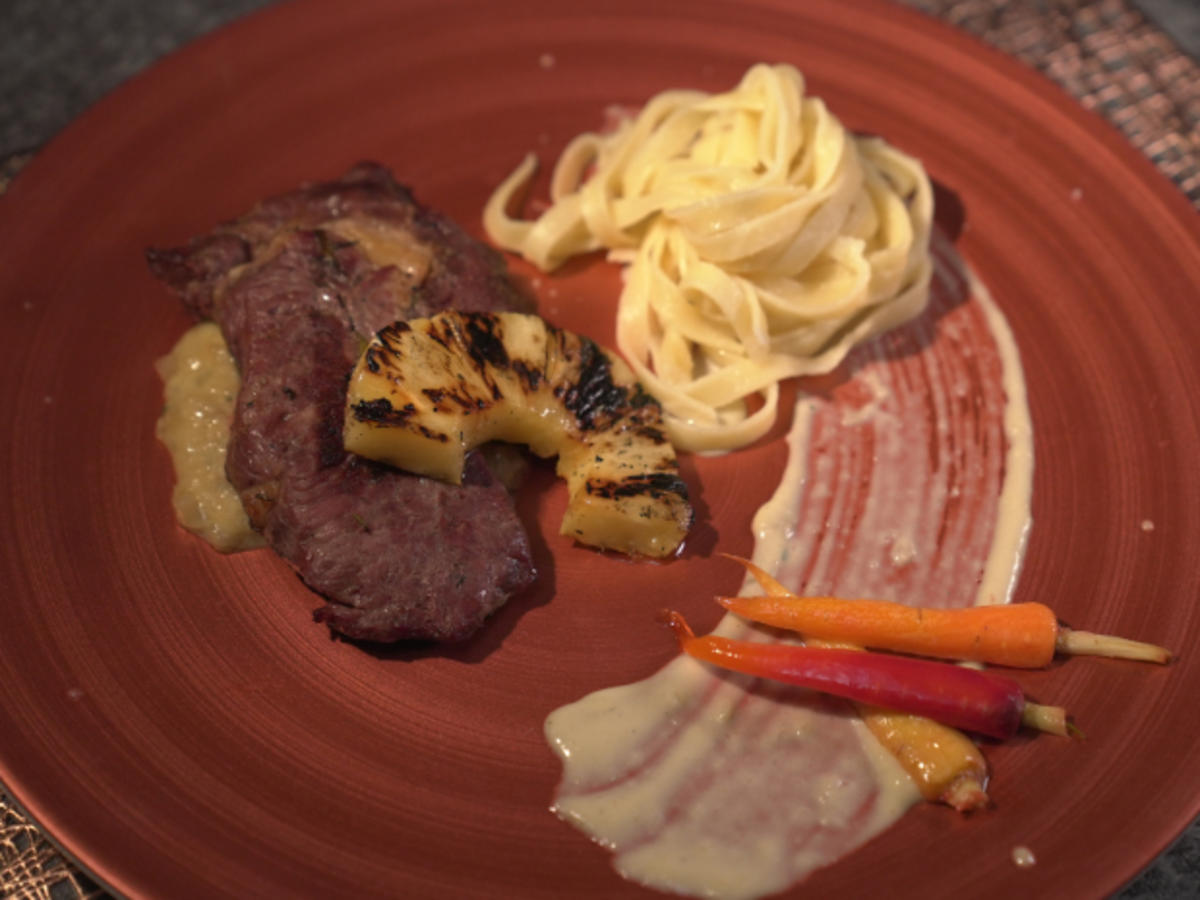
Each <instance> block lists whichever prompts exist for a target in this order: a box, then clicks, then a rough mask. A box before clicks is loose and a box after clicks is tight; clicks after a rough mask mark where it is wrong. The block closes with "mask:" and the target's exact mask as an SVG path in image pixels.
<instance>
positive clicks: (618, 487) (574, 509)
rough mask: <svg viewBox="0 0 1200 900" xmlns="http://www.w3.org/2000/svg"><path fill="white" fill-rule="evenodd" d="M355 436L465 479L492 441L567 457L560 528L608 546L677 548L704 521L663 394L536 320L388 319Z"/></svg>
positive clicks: (361, 378)
mask: <svg viewBox="0 0 1200 900" xmlns="http://www.w3.org/2000/svg"><path fill="white" fill-rule="evenodd" d="M343 441H344V444H345V447H346V449H347V450H348V451H349V452H351V453H355V454H357V455H359V456H363V457H367V458H369V459H373V460H376V461H379V462H383V463H387V464H389V465H393V466H396V467H397V468H401V469H405V470H407V471H410V472H413V473H415V474H418V475H424V476H427V477H430V478H437V479H440V480H443V481H447V482H451V483H455V484H457V483H460V482H461V480H462V472H463V464H464V460H465V457H466V454H467V453H468V452H469V451H470V450H472V449H473V448H475V447H477V446H479V445H481V444H484V443H487V442H488V441H506V442H509V443H515V444H524V445H526V446H528V447H529V448H530V450H531V451H532V452H533V453H535V454H537V455H538V456H541V457H545V458H549V457H552V456H557V457H558V461H557V466H556V470H557V473H558V475H559V476H560V477H562V478H563V479H565V480H566V482H567V496H568V499H567V510H566V514H565V515H564V517H563V522H562V527H561V529H560V533H561V534H563V535H566V536H569V537H572V538H574V539H575V540H577V541H578V542H580V543H582V544H585V545H588V546H592V547H597V548H601V549H606V550H614V551H618V552H621V553H626V554H629V555H634V556H649V557H657V558H664V557H668V556H672V555H674V554H675V553H676V552H678V550H679V548H680V547H681V545H682V543H683V540H684V538H685V537H686V535H687V532H688V530H689V529H690V528H691V525H692V522H693V518H694V514H693V511H692V507H691V504H690V502H689V500H688V489H687V485H686V483H685V482H684V481H683V479H682V478H681V477H680V474H679V464H678V460H677V459H676V455H675V449H674V447H672V445H671V443H670V441H669V440H668V439H667V437H666V433H665V430H664V429H663V427H662V408H661V407H660V405H659V403H658V401H657V400H655V399H654V398H653V397H652V396H650V395H649V394H648V393H646V392H645V391H644V390H643V389H642V387H641V385H640V384H639V383H638V382H637V380H636V378H635V377H634V375H633V372H632V371H631V370H630V369H629V367H628V366H627V365H626V364H625V362H624V361H623V360H621V359H620V358H619V357H618V356H616V355H615V354H613V353H611V352H609V351H607V350H605V349H604V348H602V347H600V346H599V345H598V344H596V343H595V342H594V341H592V340H590V339H589V338H586V337H583V336H581V335H578V334H575V333H573V332H570V331H565V330H563V329H559V328H555V327H554V326H552V325H550V324H549V323H547V322H546V321H545V320H544V319H542V318H540V317H539V316H536V315H529V314H524V313H466V312H457V311H449V312H443V313H439V314H437V315H435V316H432V317H430V318H424V319H412V320H409V321H406V322H404V321H402V322H395V323H393V324H392V325H389V326H388V327H386V328H384V329H383V330H382V331H380V332H379V333H378V334H376V335H375V337H374V338H373V339H372V340H371V341H370V343H369V344H368V345H367V347H366V348H365V349H364V350H363V352H362V354H361V355H360V356H359V359H358V362H357V363H356V364H355V367H354V370H353V372H352V373H351V376H350V381H349V385H348V389H347V394H346V415H345V425H344V431H343Z"/></svg>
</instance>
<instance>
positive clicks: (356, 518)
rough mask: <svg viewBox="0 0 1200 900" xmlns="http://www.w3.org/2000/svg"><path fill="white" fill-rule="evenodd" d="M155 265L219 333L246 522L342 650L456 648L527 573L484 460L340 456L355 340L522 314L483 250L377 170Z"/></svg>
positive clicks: (156, 258) (354, 172) (233, 462)
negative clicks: (418, 470) (463, 313)
mask: <svg viewBox="0 0 1200 900" xmlns="http://www.w3.org/2000/svg"><path fill="white" fill-rule="evenodd" d="M147 258H148V261H149V264H150V268H151V270H152V271H153V272H154V274H155V275H157V276H158V277H159V278H161V279H162V280H164V281H165V282H166V283H167V284H168V285H169V286H170V287H171V288H173V289H174V290H175V292H176V293H178V294H179V296H180V297H181V298H182V299H183V302H184V304H185V305H186V306H187V307H188V308H189V309H190V310H191V311H192V312H193V313H195V314H196V315H197V316H200V317H209V318H212V319H214V320H215V321H216V322H217V323H218V324H219V325H220V327H221V330H222V332H223V333H224V335H225V339H226V341H227V342H228V344H229V347H230V351H231V353H232V354H233V357H234V359H235V360H236V361H237V364H238V368H239V371H240V373H241V377H242V387H241V392H240V394H239V395H238V402H237V409H236V412H235V417H234V423H233V429H232V434H231V438H230V445H229V455H228V461H227V474H228V475H229V479H230V481H231V482H232V483H233V485H234V487H235V488H236V489H237V490H238V491H239V492H240V493H241V496H242V502H243V505H244V506H245V507H246V510H247V512H248V514H249V515H250V519H251V522H252V523H253V524H254V525H255V527H256V528H258V529H259V530H261V531H262V532H263V534H264V536H265V537H266V538H267V541H268V542H269V544H270V545H271V547H272V548H274V550H275V551H276V552H277V553H279V555H280V556H282V557H283V558H284V559H285V560H287V561H288V562H289V563H290V564H291V565H292V566H293V568H295V570H296V571H297V572H298V574H299V575H300V577H301V578H302V579H304V581H305V582H306V583H307V584H308V585H309V587H311V588H312V589H313V590H315V591H317V592H318V593H320V594H322V595H324V596H325V598H326V599H327V600H328V601H329V602H328V603H327V604H326V605H325V606H323V607H322V608H320V609H318V610H317V611H316V613H315V617H316V618H317V619H318V620H319V621H323V622H326V623H328V625H329V626H330V628H332V629H333V630H334V631H336V632H339V633H341V634H343V635H346V636H348V637H351V638H355V639H360V640H369V641H395V640H402V639H433V640H458V639H461V638H464V637H466V636H468V635H469V634H471V633H472V632H474V631H475V630H476V629H477V628H478V627H479V626H480V624H481V623H482V622H483V621H484V619H485V618H486V617H487V616H488V615H489V614H490V613H492V612H493V611H494V610H495V609H497V608H498V607H499V606H500V605H502V604H503V603H504V602H505V601H506V600H507V599H508V598H509V597H511V596H512V595H514V594H516V593H517V592H519V591H521V590H523V589H524V588H525V587H527V586H528V585H529V584H530V583H531V581H532V580H533V577H534V570H533V564H532V559H531V554H530V551H529V544H528V539H527V537H526V534H525V531H524V529H523V527H522V526H521V523H520V521H519V520H518V518H517V515H516V512H515V510H514V508H513V504H512V502H511V499H510V497H509V495H508V493H507V491H506V490H505V488H504V487H503V486H502V485H501V484H500V483H499V482H498V480H497V479H496V478H495V477H493V475H492V473H491V472H490V471H489V469H488V467H487V465H486V464H485V463H484V462H483V461H482V459H475V460H473V461H472V463H471V466H470V470H469V472H468V473H467V476H466V477H465V478H464V482H463V484H462V485H461V486H454V485H447V484H443V483H440V482H437V481H432V480H429V479H425V478H419V477H416V476H411V475H408V474H406V473H403V472H400V471H398V470H395V469H391V468H389V467H386V466H381V465H378V464H375V463H371V462H368V461H366V460H363V459H359V458H357V457H354V456H351V455H349V454H347V453H346V452H345V451H344V450H343V448H342V436H341V432H342V416H343V405H344V401H345V389H346V378H347V376H348V375H349V372H350V370H351V369H352V368H353V365H354V361H355V359H356V357H357V355H358V351H359V347H360V346H361V344H362V342H363V340H365V339H366V338H368V337H369V336H370V335H371V334H372V333H373V332H374V331H376V330H378V329H380V328H382V327H383V326H384V325H386V324H388V323H390V322H392V321H393V320H395V319H398V318H409V317H412V316H422V315H429V314H430V313H432V312H436V311H438V310H441V309H446V308H450V307H451V306H453V307H455V308H460V309H470V310H481V311H492V310H502V309H522V308H528V303H527V302H526V301H524V299H523V298H522V296H521V295H520V294H519V293H518V292H517V291H516V290H515V289H514V288H513V286H512V284H511V283H510V282H509V281H508V280H507V278H506V276H505V274H504V271H503V265H502V263H501V261H500V259H499V257H498V255H496V254H495V253H494V252H493V251H491V250H490V249H489V248H487V247H486V246H484V245H482V244H480V243H478V242H476V241H474V240H473V239H471V238H470V237H469V236H468V235H466V234H465V233H464V232H462V231H461V230H460V229H459V228H458V227H457V226H455V225H454V224H453V223H451V222H450V221H449V220H447V219H445V218H444V217H442V216H440V215H438V214H436V213H434V212H432V211H430V210H427V209H425V208H423V207H421V206H420V205H419V204H417V203H416V202H415V201H414V199H413V198H412V196H411V194H410V193H409V191H408V190H407V189H405V188H404V187H402V186H400V185H398V184H397V183H396V182H395V181H394V180H393V179H392V177H391V175H390V174H389V173H388V172H387V171H386V170H385V169H383V168H382V167H380V166H376V165H372V164H362V165H359V166H356V167H355V168H353V169H351V170H350V172H348V173H347V174H346V175H345V176H344V177H343V178H342V179H340V180H338V181H334V182H328V183H324V184H318V185H312V186H307V187H304V188H301V189H299V190H297V191H294V192H292V193H289V194H285V195H283V196H280V197H276V198H272V199H269V200H266V201H264V202H263V203H261V204H259V205H258V206H257V207H256V208H255V209H254V210H252V211H251V212H250V213H248V214H247V215H246V216H244V217H242V218H240V219H238V220H236V221H234V222H231V223H228V224H225V225H221V226H219V227H217V228H216V229H214V230H213V231H212V232H210V233H209V234H206V235H203V236H200V237H198V238H196V239H194V240H193V241H192V242H191V243H190V244H189V245H188V246H187V247H183V248H179V249H172V250H151V251H148V253H147Z"/></svg>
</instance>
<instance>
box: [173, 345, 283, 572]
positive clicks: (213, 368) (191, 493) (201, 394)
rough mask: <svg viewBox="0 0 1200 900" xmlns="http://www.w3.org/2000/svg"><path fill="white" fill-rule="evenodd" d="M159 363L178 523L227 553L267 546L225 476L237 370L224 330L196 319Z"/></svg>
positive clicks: (236, 387)
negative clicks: (172, 464) (253, 527)
mask: <svg viewBox="0 0 1200 900" xmlns="http://www.w3.org/2000/svg"><path fill="white" fill-rule="evenodd" d="M155 368H156V369H157V370H158V374H159V377H161V378H162V380H163V398H164V404H163V411H162V415H160V416H159V418H158V424H157V426H156V428H155V433H156V434H157V435H158V439H159V440H160V441H162V442H163V444H165V445H166V447H167V449H168V450H169V451H170V452H171V461H172V462H173V463H174V465H175V489H174V491H173V493H172V495H171V502H172V503H173V504H174V506H175V515H176V517H177V518H178V520H179V524H180V525H182V526H183V527H184V528H186V529H187V530H188V531H190V532H192V533H193V534H196V535H197V536H199V537H201V538H203V539H204V540H206V541H208V542H209V543H210V544H212V545H213V546H214V547H215V548H216V549H218V550H220V551H221V552H222V553H232V552H234V551H237V550H250V549H253V548H255V547H261V546H263V545H264V541H263V539H262V535H260V534H259V533H258V532H256V531H254V529H252V528H251V527H250V521H249V520H248V519H247V518H246V511H245V510H244V509H243V508H242V501H241V499H240V498H239V497H238V495H237V491H235V490H234V489H233V486H232V485H231V484H230V483H229V481H228V479H226V477H225V451H226V447H227V446H228V443H229V424H230V422H231V421H232V420H233V408H234V407H233V405H234V401H235V399H236V398H237V392H238V373H237V367H236V366H235V365H234V363H233V357H231V356H230V355H229V350H228V349H227V348H226V346H225V340H224V338H223V337H222V336H221V331H220V329H219V328H217V326H216V325H214V324H213V323H212V322H204V323H202V324H200V325H196V326H195V327H193V328H191V329H190V330H189V331H187V332H186V333H185V334H184V335H183V337H181V338H180V339H179V342H178V343H177V344H176V345H175V346H174V348H172V350H171V352H170V353H168V354H167V355H166V356H164V357H163V358H162V359H160V360H159V361H158V363H157V364H156V365H155Z"/></svg>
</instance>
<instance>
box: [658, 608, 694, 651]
mask: <svg viewBox="0 0 1200 900" xmlns="http://www.w3.org/2000/svg"><path fill="white" fill-rule="evenodd" d="M655 618H657V619H658V621H660V622H662V623H663V624H664V625H666V626H667V627H668V628H670V629H671V631H672V632H674V634H675V638H676V639H677V640H678V641H679V643H680V644H681V645H682V644H683V642H684V641H688V640H691V639H692V638H694V637H695V636H696V635H695V634H694V633H693V631H692V629H691V627H690V626H689V625H688V623H687V620H686V619H685V618H684V617H683V615H682V614H680V613H678V612H676V611H675V610H673V609H660V610H659V611H658V615H657V616H656V617H655Z"/></svg>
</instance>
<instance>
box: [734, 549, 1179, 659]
mask: <svg viewBox="0 0 1200 900" xmlns="http://www.w3.org/2000/svg"><path fill="white" fill-rule="evenodd" d="M733 558H735V559H736V557H733ZM739 562H741V563H742V564H743V565H745V566H746V567H747V568H748V569H749V570H750V572H751V574H753V575H754V576H755V578H757V579H758V580H759V582H760V584H761V585H762V587H763V589H764V590H766V591H767V593H768V594H769V595H770V596H766V597H718V598H717V602H718V603H720V604H721V605H722V606H724V607H725V608H726V609H728V610H730V611H732V612H735V613H737V614H738V615H739V616H742V617H744V618H747V619H752V620H753V621H755V622H761V623H763V624H765V625H772V626H775V627H776V628H786V629H789V630H791V631H797V632H799V633H801V634H803V635H804V636H805V637H806V638H820V639H823V640H830V641H845V642H847V643H853V644H859V645H861V646H864V647H870V648H873V649H876V650H892V651H895V652H898V653H912V654H916V655H919V656H936V657H940V658H942V659H956V660H972V661H975V662H984V663H993V664H995V665H1002V666H1013V667H1017V668H1032V669H1036V668H1042V667H1043V666H1047V665H1049V664H1050V661H1051V660H1052V659H1054V654H1055V653H1056V652H1058V653H1068V654H1092V655H1099V656H1113V657H1121V658H1124V659H1138V660H1144V661H1148V662H1157V663H1165V662H1167V661H1168V660H1169V659H1170V656H1171V655H1170V653H1169V652H1168V651H1167V650H1165V649H1164V648H1162V647H1157V646H1154V645H1153V644H1145V643H1142V642H1140V641H1131V640H1127V639H1125V638H1118V637H1112V636H1110V635H1098V634H1092V633H1091V632H1087V631H1074V630H1072V629H1070V628H1066V627H1064V626H1061V625H1059V623H1058V618H1057V617H1056V616H1055V614H1054V612H1053V610H1051V609H1050V608H1049V607H1048V606H1045V605H1043V604H1041V603H1013V604H1003V605H997V606H969V607H965V608H961V609H934V608H926V607H915V606H906V605H904V604H901V603H892V602H889V601H886V600H844V599H840V598H836V597H800V596H797V595H796V594H792V593H790V592H788V591H785V590H784V589H783V588H782V586H780V585H779V583H778V582H776V581H775V580H774V579H772V578H770V576H768V575H766V573H765V572H762V570H760V569H758V568H757V567H756V566H754V565H753V564H751V563H749V562H747V561H746V560H739Z"/></svg>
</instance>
